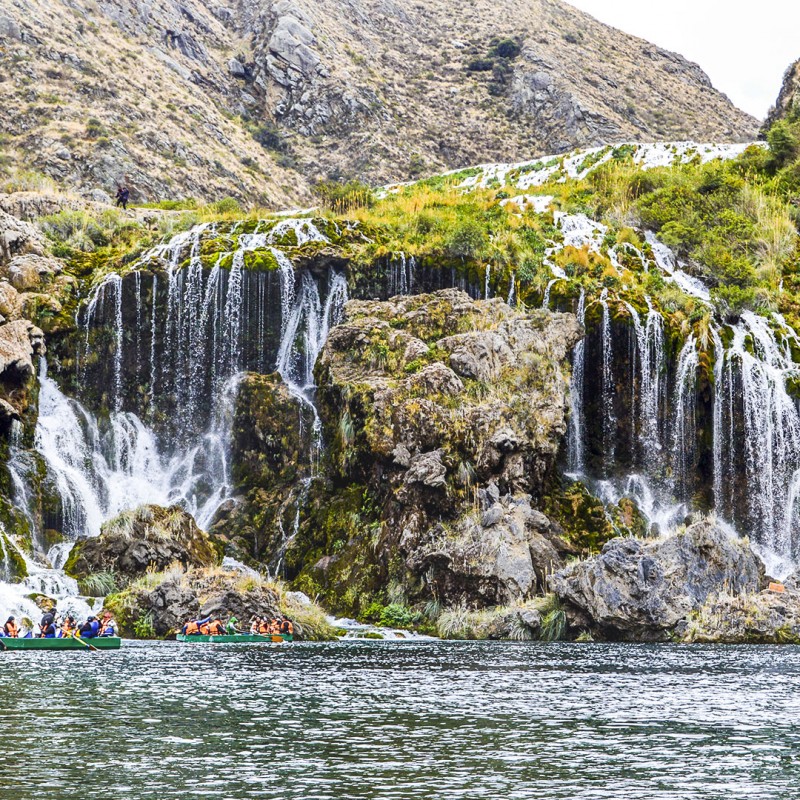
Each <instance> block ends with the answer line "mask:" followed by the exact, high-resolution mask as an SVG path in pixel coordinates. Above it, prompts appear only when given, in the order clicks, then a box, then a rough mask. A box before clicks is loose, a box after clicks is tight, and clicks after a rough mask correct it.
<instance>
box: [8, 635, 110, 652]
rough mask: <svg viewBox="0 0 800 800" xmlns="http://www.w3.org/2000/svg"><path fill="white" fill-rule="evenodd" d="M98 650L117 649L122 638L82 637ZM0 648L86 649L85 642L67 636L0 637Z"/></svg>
mask: <svg viewBox="0 0 800 800" xmlns="http://www.w3.org/2000/svg"><path fill="white" fill-rule="evenodd" d="M84 641H85V642H88V643H89V644H91V645H92V647H96V648H97V649H98V650H119V646H120V643H121V642H122V639H120V638H119V637H117V636H95V637H94V638H92V639H84ZM0 648H2V649H4V650H88V649H89V648H88V647H87V646H86V645H85V644H81V643H80V642H79V641H78V640H77V639H73V638H72V637H71V636H67V637H65V638H63V639H10V638H0Z"/></svg>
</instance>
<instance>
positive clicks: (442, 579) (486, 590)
mask: <svg viewBox="0 0 800 800" xmlns="http://www.w3.org/2000/svg"><path fill="white" fill-rule="evenodd" d="M481 492H482V493H483V497H482V500H483V504H484V506H486V507H485V509H484V510H483V511H478V512H473V513H470V514H467V515H465V516H463V517H461V518H460V519H459V520H458V521H457V522H456V523H455V524H454V525H452V526H447V527H446V526H444V525H438V526H435V527H434V528H433V529H432V530H431V531H429V532H428V534H427V536H426V537H425V538H422V537H420V540H419V541H417V542H414V543H413V546H412V543H411V542H410V541H408V540H405V541H404V542H403V546H404V547H405V548H406V549H408V550H409V556H408V558H407V562H406V563H407V564H408V566H409V568H410V569H411V570H412V571H414V572H416V573H418V574H424V573H427V574H429V575H430V588H431V590H432V591H433V592H434V593H435V594H436V596H438V597H442V598H446V599H448V600H450V601H458V600H459V599H460V598H461V597H463V596H465V595H466V596H468V597H469V598H470V599H473V600H478V601H479V602H480V604H481V605H496V606H502V605H508V604H511V603H518V602H520V601H521V600H527V599H530V598H532V597H534V596H535V595H536V594H537V593H539V592H540V591H546V588H547V586H546V580H547V576H548V575H549V574H552V572H553V571H555V570H557V569H560V568H561V567H563V566H564V556H565V555H566V554H567V553H569V551H570V547H569V545H568V544H567V543H566V542H565V541H564V540H563V539H562V538H561V536H560V535H559V534H560V529H559V528H558V526H556V525H554V524H553V523H552V522H551V521H550V520H549V519H548V518H547V517H546V516H545V515H544V514H542V513H541V512H540V511H537V510H535V509H534V508H531V505H530V497H529V496H527V495H521V496H518V497H511V496H506V497H504V498H502V499H498V500H494V501H493V500H492V499H491V492H487V491H486V490H481Z"/></svg>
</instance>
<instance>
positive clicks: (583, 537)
mask: <svg viewBox="0 0 800 800" xmlns="http://www.w3.org/2000/svg"><path fill="white" fill-rule="evenodd" d="M544 511H545V513H546V514H547V516H548V517H550V518H551V519H552V520H554V521H556V522H558V523H559V524H560V525H561V527H562V528H563V529H564V538H565V539H566V540H567V541H568V542H569V543H570V544H572V545H573V546H575V547H577V548H579V549H580V550H581V551H582V552H584V553H587V554H588V553H593V552H596V551H598V550H599V549H600V548H601V547H602V546H603V545H604V544H605V543H606V542H607V541H609V539H613V538H614V537H615V536H617V535H618V533H617V531H615V530H614V526H613V525H612V524H611V521H610V520H609V518H608V516H607V515H606V507H605V506H604V505H603V502H602V501H601V500H600V499H599V498H597V497H595V496H594V495H593V494H591V493H590V492H589V490H588V489H587V488H586V486H585V485H584V484H583V483H581V482H580V481H576V482H574V483H571V484H569V485H568V486H567V487H566V488H564V489H562V490H560V491H556V492H554V493H552V494H550V495H549V496H548V497H546V498H545V500H544Z"/></svg>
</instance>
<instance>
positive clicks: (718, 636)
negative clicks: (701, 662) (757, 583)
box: [683, 582, 800, 644]
mask: <svg viewBox="0 0 800 800" xmlns="http://www.w3.org/2000/svg"><path fill="white" fill-rule="evenodd" d="M787 584H788V582H787ZM683 640H684V641H686V642H715V643H723V644H789V643H791V644H800V591H799V590H798V589H796V588H794V587H790V586H789V585H787V586H786V587H785V590H784V591H783V592H780V591H773V590H771V589H765V590H764V591H762V592H757V593H754V594H739V595H735V594H732V593H729V592H724V591H723V592H721V593H720V594H719V595H711V596H710V597H709V598H708V600H707V601H706V603H705V604H704V605H703V607H702V608H701V609H700V610H699V611H698V612H697V614H695V615H693V617H692V619H691V621H690V622H689V624H688V625H687V626H686V629H685V632H684V633H683Z"/></svg>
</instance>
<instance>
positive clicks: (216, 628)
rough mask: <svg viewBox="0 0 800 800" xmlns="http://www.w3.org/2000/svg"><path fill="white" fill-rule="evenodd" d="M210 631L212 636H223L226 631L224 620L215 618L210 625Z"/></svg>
mask: <svg viewBox="0 0 800 800" xmlns="http://www.w3.org/2000/svg"><path fill="white" fill-rule="evenodd" d="M208 632H209V633H210V634H211V635H212V636H222V635H223V634H224V633H225V627H224V626H223V624H222V622H220V621H219V620H218V619H215V620H214V621H213V622H212V623H211V624H210V625H209V626H208Z"/></svg>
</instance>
